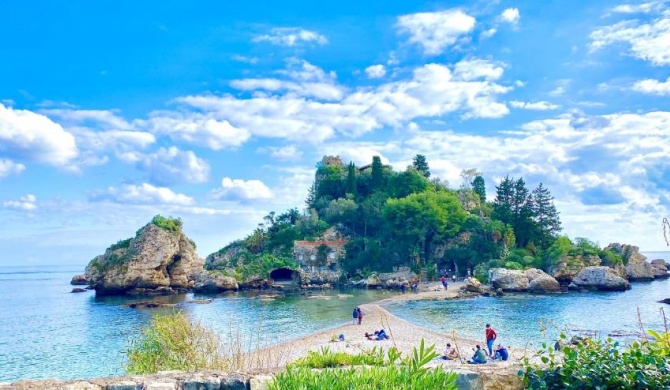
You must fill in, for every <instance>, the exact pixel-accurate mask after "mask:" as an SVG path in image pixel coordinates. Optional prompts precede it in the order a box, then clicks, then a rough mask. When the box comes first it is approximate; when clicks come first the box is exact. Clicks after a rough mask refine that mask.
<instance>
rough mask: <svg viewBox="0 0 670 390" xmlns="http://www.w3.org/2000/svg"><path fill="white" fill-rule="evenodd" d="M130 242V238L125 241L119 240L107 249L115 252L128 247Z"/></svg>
mask: <svg viewBox="0 0 670 390" xmlns="http://www.w3.org/2000/svg"><path fill="white" fill-rule="evenodd" d="M130 240H131V239H130V238H128V239H126V240H119V241H117V242H116V244H112V245H111V246H110V247H109V250H112V251H115V250H117V249H126V248H128V247H130Z"/></svg>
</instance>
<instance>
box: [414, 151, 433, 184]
mask: <svg viewBox="0 0 670 390" xmlns="http://www.w3.org/2000/svg"><path fill="white" fill-rule="evenodd" d="M412 166H413V167H414V169H416V170H417V171H419V172H421V174H422V175H423V176H424V177H425V178H430V167H428V161H426V156H424V155H423V154H417V155H416V156H414V159H412Z"/></svg>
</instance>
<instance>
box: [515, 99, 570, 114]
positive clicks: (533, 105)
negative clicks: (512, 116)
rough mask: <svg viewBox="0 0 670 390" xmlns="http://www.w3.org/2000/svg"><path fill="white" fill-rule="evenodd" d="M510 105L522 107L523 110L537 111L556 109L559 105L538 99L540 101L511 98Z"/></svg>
mask: <svg viewBox="0 0 670 390" xmlns="http://www.w3.org/2000/svg"><path fill="white" fill-rule="evenodd" d="M509 105H510V106H512V107H514V108H520V109H522V110H535V111H546V110H555V109H557V108H558V107H559V105H557V104H553V103H549V102H545V101H538V102H522V101H519V100H511V101H510V102H509Z"/></svg>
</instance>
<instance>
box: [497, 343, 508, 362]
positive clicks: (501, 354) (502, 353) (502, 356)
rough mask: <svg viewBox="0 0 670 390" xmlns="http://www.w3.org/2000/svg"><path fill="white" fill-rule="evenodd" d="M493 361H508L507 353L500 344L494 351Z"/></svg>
mask: <svg viewBox="0 0 670 390" xmlns="http://www.w3.org/2000/svg"><path fill="white" fill-rule="evenodd" d="M495 359H496V360H498V359H501V360H507V359H509V352H508V351H507V348H505V347H504V346H503V345H502V344H498V348H496V350H495Z"/></svg>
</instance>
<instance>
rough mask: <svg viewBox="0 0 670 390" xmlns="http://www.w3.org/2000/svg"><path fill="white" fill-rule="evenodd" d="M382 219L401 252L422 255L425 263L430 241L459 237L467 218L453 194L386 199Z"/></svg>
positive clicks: (423, 193)
mask: <svg viewBox="0 0 670 390" xmlns="http://www.w3.org/2000/svg"><path fill="white" fill-rule="evenodd" d="M383 215H384V220H385V221H386V223H387V225H388V227H389V228H390V229H391V234H392V235H393V237H394V238H395V239H396V240H394V241H395V243H396V244H397V245H398V246H399V249H400V250H401V252H402V253H403V254H404V255H406V256H408V255H410V254H411V253H412V252H414V251H418V252H421V253H422V254H423V256H422V257H423V260H424V261H425V262H429V261H430V259H431V252H432V244H433V241H434V240H435V239H436V238H448V237H451V236H453V235H455V234H456V233H458V231H459V230H460V228H461V224H462V223H463V221H464V219H465V217H466V213H465V211H463V208H462V207H461V204H460V203H459V201H458V198H457V197H456V195H455V194H453V193H450V192H431V191H425V192H422V193H418V194H411V195H409V196H407V197H405V198H401V199H389V200H388V201H387V202H386V206H384V210H383Z"/></svg>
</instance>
